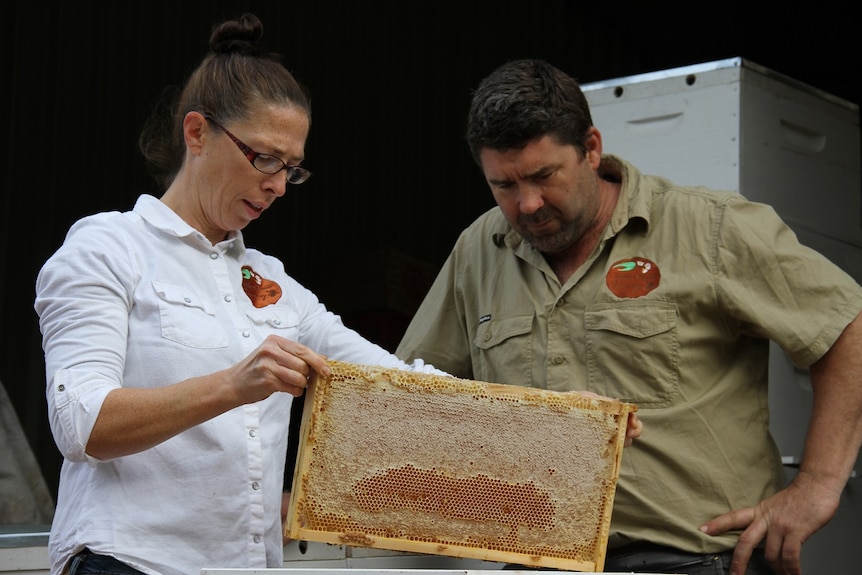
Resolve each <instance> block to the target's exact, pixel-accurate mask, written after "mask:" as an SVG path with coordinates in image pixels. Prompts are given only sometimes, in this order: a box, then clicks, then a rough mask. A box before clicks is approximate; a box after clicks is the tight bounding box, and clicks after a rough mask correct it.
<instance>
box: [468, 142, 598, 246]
mask: <svg viewBox="0 0 862 575" xmlns="http://www.w3.org/2000/svg"><path fill="white" fill-rule="evenodd" d="M590 138H593V136H591V137H590ZM590 138H588V145H587V150H588V155H587V157H586V158H585V157H584V156H583V155H581V153H580V152H579V151H578V150H577V148H575V147H574V146H571V145H568V144H565V145H563V144H559V143H557V142H556V140H554V139H553V138H552V137H550V136H543V137H541V138H537V139H535V140H533V141H531V142H529V143H528V144H527V145H526V146H524V147H523V148H522V149H513V150H503V151H501V150H493V149H489V148H485V149H483V150H482V151H481V153H480V155H479V158H480V161H481V163H482V170H483V172H484V173H485V179H486V180H487V181H488V185H489V186H490V187H491V193H492V194H493V195H494V200H496V202H497V205H498V206H499V207H500V209H501V210H502V211H503V215H504V216H505V217H506V220H507V221H508V222H509V225H511V226H512V228H514V229H515V231H517V232H518V233H519V234H520V235H521V236H522V237H523V238H524V239H525V240H527V241H528V242H530V243H531V244H532V245H533V246H535V247H536V249H538V250H539V251H541V252H542V253H547V254H555V253H558V252H561V251H563V250H565V249H567V248H569V247H571V246H573V245H574V244H575V243H577V241H578V240H579V239H580V238H581V237H582V236H583V235H584V234H585V233H586V232H587V231H588V230H589V229H590V228H591V227H592V226H593V225H595V224H596V218H597V214H598V211H599V205H600V193H599V177H598V174H597V172H596V170H597V168H598V164H599V161H600V156H601V153H600V148H599V151H598V153H596V150H595V149H594V147H593V146H592V144H591V140H590ZM598 145H599V146H600V145H601V144H600V141H599V144H598Z"/></svg>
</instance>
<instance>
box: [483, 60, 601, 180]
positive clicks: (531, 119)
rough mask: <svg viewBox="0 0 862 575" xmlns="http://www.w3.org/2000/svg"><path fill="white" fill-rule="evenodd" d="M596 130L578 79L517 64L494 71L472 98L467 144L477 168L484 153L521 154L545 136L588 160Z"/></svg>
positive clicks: (533, 63) (537, 64)
mask: <svg viewBox="0 0 862 575" xmlns="http://www.w3.org/2000/svg"><path fill="white" fill-rule="evenodd" d="M592 125H593V120H592V117H591V114H590V107H589V104H588V103H587V99H586V97H585V96H584V93H583V92H582V91H581V87H580V86H579V85H578V83H577V82H576V81H575V79H574V78H572V77H570V76H568V75H567V74H565V73H563V72H562V71H560V70H559V69H557V68H555V67H554V66H552V65H550V64H548V63H547V62H543V61H541V60H516V61H513V62H509V63H506V64H503V65H502V66H500V67H499V68H497V69H496V70H494V72H492V73H491V74H490V75H489V76H488V77H487V78H485V79H484V80H482V82H481V83H480V84H479V87H478V88H477V89H476V91H475V92H474V93H473V100H472V103H471V105H470V111H469V114H468V116H467V143H468V144H469V146H470V152H471V153H472V154H473V159H474V160H475V161H476V163H480V162H479V152H480V151H481V150H482V148H491V149H494V150H512V149H520V148H523V147H524V146H525V145H526V144H527V143H529V142H530V141H531V140H533V139H535V138H540V137H542V136H552V137H553V138H554V139H555V140H556V141H557V142H558V143H560V144H570V145H572V146H574V147H575V148H576V149H578V150H580V152H581V153H582V154H583V153H585V152H586V148H585V146H584V140H585V138H586V135H587V131H588V130H589V129H590V127H592ZM480 165H481V164H480Z"/></svg>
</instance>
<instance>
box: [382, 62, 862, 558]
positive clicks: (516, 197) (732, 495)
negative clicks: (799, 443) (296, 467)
mask: <svg viewBox="0 0 862 575" xmlns="http://www.w3.org/2000/svg"><path fill="white" fill-rule="evenodd" d="M467 140H468V143H469V145H470V149H471V152H472V154H473V157H474V159H475V160H476V162H477V164H478V165H479V167H480V168H481V169H482V171H483V173H484V176H485V178H486V180H487V182H488V185H489V186H490V188H491V192H492V194H493V196H494V199H495V200H496V203H497V206H496V207H495V208H492V209H491V210H489V211H488V212H487V213H485V214H483V215H482V216H480V217H479V218H478V219H477V220H476V221H475V222H474V223H473V224H472V225H471V226H469V227H468V228H467V229H466V230H465V231H464V232H463V233H462V235H461V237H460V238H459V239H458V241H457V243H456V245H455V247H454V248H453V250H452V253H451V254H450V256H449V258H448V259H447V261H446V263H445V264H444V266H443V269H442V270H441V272H440V274H439V276H438V277H437V279H436V280H435V283H434V285H433V286H432V288H431V289H430V291H429V293H428V295H427V297H426V299H425V301H424V302H423V304H422V306H421V307H420V309H419V310H418V312H417V314H416V316H415V318H414V319H413V321H412V322H411V324H410V326H409V328H408V330H407V333H406V334H405V336H404V339H403V340H402V342H401V344H400V345H399V347H398V350H397V352H396V354H397V355H398V356H399V357H401V358H402V359H405V360H410V359H411V358H416V357H421V358H423V359H425V360H426V361H429V362H431V363H433V364H434V365H435V366H436V367H438V368H439V369H443V370H445V371H447V372H450V373H452V374H454V375H457V376H460V377H467V378H472V379H478V380H484V381H495V382H503V383H513V384H522V385H529V386H534V387H542V388H547V389H553V390H568V389H588V390H590V391H593V392H596V393H599V394H602V395H606V396H610V397H616V398H619V399H621V400H623V401H626V402H632V403H636V404H638V406H639V412H638V413H639V415H640V418H641V420H642V421H643V423H644V429H645V433H644V434H643V436H642V437H641V438H640V439H639V440H638V441H637V442H635V444H634V445H633V446H632V447H631V448H629V450H628V451H627V452H626V454H625V456H624V457H623V460H622V469H621V472H620V479H619V484H618V487H617V494H616V497H615V504H614V515H613V523H612V526H611V534H610V538H609V541H608V557H607V561H606V563H605V570H607V571H648V570H652V571H662V572H667V573H686V574H704V573H718V572H723V573H728V572H729V573H732V574H735V575H742V574H743V573H749V574H761V573H771V572H772V570H771V569H770V567H769V565H771V567H772V569H774V570H775V572H777V573H787V574H798V573H801V567H800V553H801V547H802V543H803V542H804V541H805V540H806V539H807V538H808V537H809V536H810V535H811V534H812V533H814V532H815V531H817V530H818V529H820V528H821V527H822V526H823V525H825V524H826V523H827V522H828V521H829V520H830V519H831V518H832V516H833V515H834V513H835V511H836V510H837V507H838V504H839V497H840V494H841V491H842V489H843V487H844V484H845V483H846V481H847V479H848V477H849V475H850V472H851V469H852V466H853V465H854V463H855V460H856V456H857V454H858V453H859V448H860V444H862V384H860V382H862V353H860V350H862V319H860V310H862V288H860V286H859V285H858V284H857V283H856V282H855V281H853V280H852V279H851V278H850V277H849V276H847V274H845V273H844V272H842V271H841V270H840V269H838V268H837V267H836V266H834V265H833V264H832V263H830V262H829V261H828V260H827V259H826V258H824V257H822V256H821V255H820V254H817V253H816V252H814V251H812V250H810V249H808V248H806V247H804V246H801V245H800V244H799V243H798V242H797V240H796V237H795V235H794V234H793V233H792V232H791V231H790V230H789V228H788V227H787V226H786V225H785V224H784V223H783V222H782V221H781V220H780V219H779V218H778V216H777V215H776V214H775V212H774V211H773V210H772V209H771V208H769V207H768V206H765V205H762V204H756V203H753V202H749V201H746V200H745V199H744V198H743V197H741V196H740V195H739V194H734V193H729V192H728V193H725V192H721V193H719V192H714V191H711V190H706V189H704V188H696V189H695V188H682V187H678V186H675V185H674V184H673V183H672V182H670V181H668V180H666V179H663V178H658V177H653V176H646V175H644V174H641V173H640V172H639V171H638V170H637V169H636V168H635V167H634V166H632V165H631V164H629V163H627V162H625V161H624V160H622V159H620V158H617V157H614V156H611V155H603V153H602V137H601V133H600V132H599V131H598V130H597V129H596V128H595V127H594V126H593V125H592V119H591V116H590V111H589V106H588V104H587V101H586V98H585V97H584V95H583V93H582V92H581V90H580V87H579V86H578V84H577V82H576V81H575V80H574V79H572V78H571V77H569V76H567V75H566V74H564V73H562V72H561V71H559V70H558V69H556V68H554V67H553V66H551V65H549V64H547V63H545V62H542V61H535V60H522V61H516V62H510V63H507V64H505V65H503V66H501V67H500V68H499V69H497V70H496V71H494V72H493V73H492V74H491V75H490V76H488V77H487V78H486V79H485V80H483V81H482V83H481V84H480V86H479V87H478V89H477V90H476V92H475V94H474V97H473V101H472V104H471V108H470V112H469V117H468V125H467ZM770 340H774V341H775V342H777V343H778V344H779V345H781V346H782V347H783V348H784V350H785V351H787V353H788V354H789V356H790V357H791V358H792V359H793V361H794V362H795V363H796V364H797V365H799V366H801V367H810V371H811V378H812V385H813V388H814V398H815V402H814V406H813V414H812V420H811V425H810V429H809V433H808V437H807V443H806V448H805V455H804V458H803V460H802V463H801V466H800V471H799V473H798V474H797V475H796V477H795V478H794V479H793V481H792V482H791V483H790V484H789V485H788V486H786V487H785V485H784V483H785V481H784V473H783V468H782V465H781V458H780V455H779V453H778V450H777V448H776V446H775V443H774V441H773V439H772V437H771V436H770V435H769V429H768V427H769V419H768V401H767V364H768V349H769V341H770ZM548 432H549V433H553V430H549V431H548Z"/></svg>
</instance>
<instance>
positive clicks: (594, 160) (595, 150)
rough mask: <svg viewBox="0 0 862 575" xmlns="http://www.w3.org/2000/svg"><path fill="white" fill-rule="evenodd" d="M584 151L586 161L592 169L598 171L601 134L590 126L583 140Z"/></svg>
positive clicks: (600, 158)
mask: <svg viewBox="0 0 862 575" xmlns="http://www.w3.org/2000/svg"><path fill="white" fill-rule="evenodd" d="M584 150H585V156H586V159H587V161H588V162H589V163H590V165H591V166H592V167H593V168H594V169H598V167H599V164H600V163H601V162H602V134H601V132H599V131H598V129H597V128H596V127H595V126H591V127H590V129H589V130H587V137H586V138H585V139H584Z"/></svg>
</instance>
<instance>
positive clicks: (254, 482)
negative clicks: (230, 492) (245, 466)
mask: <svg viewBox="0 0 862 575" xmlns="http://www.w3.org/2000/svg"><path fill="white" fill-rule="evenodd" d="M251 488H252V489H254V490H255V491H257V490H258V489H260V483H258V482H257V481H252V482H251Z"/></svg>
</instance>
